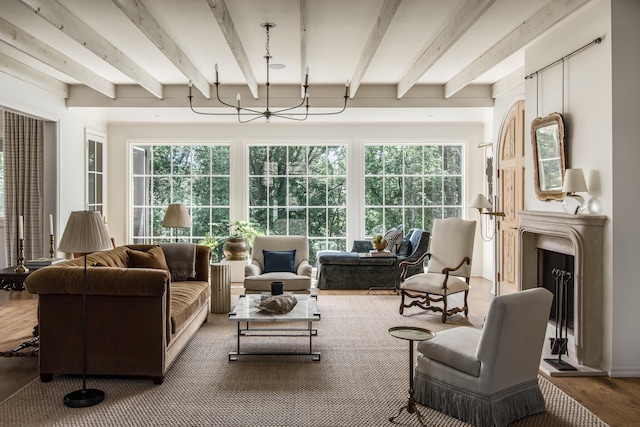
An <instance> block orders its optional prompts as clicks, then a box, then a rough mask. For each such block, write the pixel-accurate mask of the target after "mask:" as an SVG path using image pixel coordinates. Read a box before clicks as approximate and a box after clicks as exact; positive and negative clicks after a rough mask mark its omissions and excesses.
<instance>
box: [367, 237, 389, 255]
mask: <svg viewBox="0 0 640 427" xmlns="http://www.w3.org/2000/svg"><path fill="white" fill-rule="evenodd" d="M387 243H388V242H387V239H385V238H384V237H382V234H378V235H377V236H375V237H373V238H372V239H371V245H372V246H373V249H375V250H377V251H378V252H380V251H383V250H384V248H386V247H387Z"/></svg>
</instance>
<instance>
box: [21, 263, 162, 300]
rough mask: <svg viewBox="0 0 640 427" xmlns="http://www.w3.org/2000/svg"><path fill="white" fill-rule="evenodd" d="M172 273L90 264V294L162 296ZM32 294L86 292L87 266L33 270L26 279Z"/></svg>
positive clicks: (88, 289) (78, 293)
mask: <svg viewBox="0 0 640 427" xmlns="http://www.w3.org/2000/svg"><path fill="white" fill-rule="evenodd" d="M169 281H170V278H169V273H168V272H166V271H165V270H159V269H150V268H115V267H88V268H87V295H112V296H162V295H164V294H165V292H166V291H167V288H168V286H169ZM25 286H26V288H27V290H28V291H29V292H30V293H32V294H58V295H61V294H67V295H82V294H83V291H84V268H83V267H79V266H50V267H44V268H40V269H38V270H36V271H34V272H33V273H31V274H30V275H29V276H28V277H27V279H26V280H25Z"/></svg>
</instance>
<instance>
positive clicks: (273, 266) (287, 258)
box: [262, 249, 296, 273]
mask: <svg viewBox="0 0 640 427" xmlns="http://www.w3.org/2000/svg"><path fill="white" fill-rule="evenodd" d="M262 256H263V257H264V272H265V273H275V272H287V273H295V272H296V270H295V268H296V250H295V249H292V250H290V251H265V250H264V249H263V250H262Z"/></svg>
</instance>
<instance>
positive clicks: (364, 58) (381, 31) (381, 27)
mask: <svg viewBox="0 0 640 427" xmlns="http://www.w3.org/2000/svg"><path fill="white" fill-rule="evenodd" d="M400 2H401V0H384V3H383V4H382V7H380V12H379V13H378V19H377V20H376V23H375V25H374V26H373V28H372V29H371V33H369V39H368V40H367V44H366V45H365V46H364V49H363V50H362V55H360V60H359V61H358V65H357V66H356V69H355V71H354V72H353V76H352V77H351V87H350V94H349V95H350V97H351V98H353V97H354V96H355V95H356V92H357V91H358V88H359V87H360V83H362V79H363V78H364V75H365V74H366V72H367V69H368V68H369V65H370V64H371V61H372V60H373V57H374V55H375V54H376V52H377V51H378V47H380V43H381V42H382V39H383V38H384V35H385V34H386V32H387V30H388V29H389V25H391V21H392V20H393V17H394V15H395V14H396V11H397V10H398V7H399V6H400Z"/></svg>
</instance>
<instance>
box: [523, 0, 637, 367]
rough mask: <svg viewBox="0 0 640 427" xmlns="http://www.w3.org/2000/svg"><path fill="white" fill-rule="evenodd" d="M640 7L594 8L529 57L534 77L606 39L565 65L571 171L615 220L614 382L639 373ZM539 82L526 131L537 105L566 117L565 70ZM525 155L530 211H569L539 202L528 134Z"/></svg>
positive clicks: (608, 253)
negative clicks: (639, 23) (639, 132)
mask: <svg viewBox="0 0 640 427" xmlns="http://www.w3.org/2000/svg"><path fill="white" fill-rule="evenodd" d="M639 7H640V3H639V2H637V1H633V0H597V1H594V2H592V3H591V4H589V5H588V6H587V7H586V8H585V9H584V10H583V12H582V13H581V14H580V15H578V16H576V17H575V18H573V19H571V20H570V21H568V22H566V23H564V24H563V25H561V26H560V27H559V28H557V29H555V30H554V31H552V32H550V33H549V34H548V35H546V36H545V37H543V38H541V39H540V40H538V41H536V42H535V43H533V44H532V45H531V46H530V48H528V49H527V50H526V52H525V73H526V74H529V73H532V72H534V71H536V70H538V69H540V68H542V67H544V66H546V65H548V64H550V63H552V62H554V61H556V60H558V59H560V58H561V57H563V56H564V55H566V54H568V53H569V52H572V51H574V50H576V49H578V48H579V47H581V46H584V45H586V44H587V43H589V42H591V41H592V40H594V39H595V38H597V37H602V43H601V44H596V45H593V46H591V47H589V48H587V49H585V50H584V51H582V52H580V53H578V54H576V55H574V56H572V57H571V58H569V59H568V60H567V61H565V79H564V85H565V92H564V96H565V105H564V116H565V124H566V133H567V156H568V166H569V167H571V168H582V169H583V170H584V172H585V177H586V179H587V186H588V187H589V192H588V194H587V195H586V197H585V199H587V201H588V202H589V207H590V210H591V211H590V212H591V213H598V214H603V215H606V216H607V217H608V221H607V223H606V226H605V241H604V257H603V270H604V292H603V294H604V297H603V307H602V308H603V315H604V321H603V322H604V325H603V326H604V334H603V359H602V360H603V364H602V368H604V369H605V370H607V371H608V372H609V374H610V375H611V376H639V375H640V358H639V357H638V354H640V337H639V336H638V334H637V331H636V329H637V328H636V326H635V325H637V324H639V323H640V312H639V311H638V310H637V308H636V307H635V302H636V301H638V298H640V290H639V287H638V285H637V278H636V277H637V274H636V268H635V265H634V261H635V260H634V259H633V255H634V254H635V252H637V242H638V241H640V235H639V232H638V227H637V217H638V216H639V215H640V202H639V198H638V195H637V192H638V190H637V183H638V182H639V178H640V171H638V167H637V159H638V156H639V155H640V147H639V145H638V143H637V138H638V137H637V123H638V115H637V112H638V107H639V105H638V104H639V99H640V93H639V89H638V81H637V76H638V74H639V71H640V58H639V54H638V49H637V40H639V39H640V32H639V31H638V30H637V28H636V27H637V26H636V24H635V23H637V21H638V19H639V18H640V9H639ZM612 10H613V11H614V14H613V15H612V12H611V11H612ZM612 20H613V24H612ZM612 27H613V28H615V30H614V31H612ZM614 53H615V55H613V54H614ZM612 55H613V56H614V58H613V59H614V61H613V62H612ZM612 68H613V70H614V71H613V72H612ZM612 82H613V83H612ZM538 84H539V97H538V99H536V79H535V78H533V79H531V80H527V81H526V82H525V93H526V123H527V126H530V124H531V121H532V120H533V119H534V118H535V117H536V107H537V106H538V108H539V115H540V116H545V115H547V114H549V113H552V112H562V66H561V65H557V66H554V67H553V68H550V69H549V70H547V71H544V72H543V73H542V75H541V76H540V79H539V81H538ZM526 149H527V151H526V170H527V171H528V172H527V173H526V180H525V192H526V196H525V208H526V209H528V210H541V211H561V210H562V207H561V204H560V202H555V201H548V202H544V201H540V200H537V198H536V196H535V192H534V189H533V175H532V172H531V171H533V156H532V152H531V141H530V134H529V133H527V134H526Z"/></svg>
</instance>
